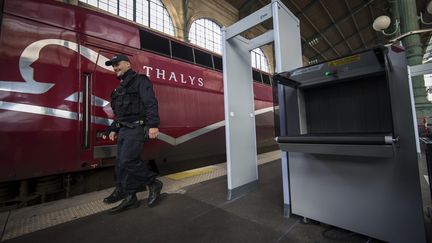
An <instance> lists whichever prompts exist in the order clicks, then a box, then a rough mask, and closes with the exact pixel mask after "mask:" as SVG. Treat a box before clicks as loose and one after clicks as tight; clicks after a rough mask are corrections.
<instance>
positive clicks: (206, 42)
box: [189, 19, 222, 54]
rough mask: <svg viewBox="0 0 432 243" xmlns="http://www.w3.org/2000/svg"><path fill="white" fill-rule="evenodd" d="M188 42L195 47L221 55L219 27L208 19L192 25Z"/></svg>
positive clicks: (196, 21)
mask: <svg viewBox="0 0 432 243" xmlns="http://www.w3.org/2000/svg"><path fill="white" fill-rule="evenodd" d="M189 40H190V42H192V43H194V44H195V45H198V46H201V47H203V48H205V49H208V50H210V51H213V52H216V53H218V54H222V34H221V27H220V26H219V25H218V24H216V23H215V22H213V21H211V20H209V19H197V20H195V21H194V22H193V23H192V25H191V27H190V29H189Z"/></svg>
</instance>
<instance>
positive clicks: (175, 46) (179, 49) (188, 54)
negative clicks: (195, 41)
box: [171, 41, 194, 62]
mask: <svg viewBox="0 0 432 243" xmlns="http://www.w3.org/2000/svg"><path fill="white" fill-rule="evenodd" d="M171 49H172V56H173V57H176V58H180V59H182V60H186V61H189V62H193V61H194V58H193V53H192V47H190V46H185V45H183V44H180V43H178V42H175V41H172V42H171Z"/></svg>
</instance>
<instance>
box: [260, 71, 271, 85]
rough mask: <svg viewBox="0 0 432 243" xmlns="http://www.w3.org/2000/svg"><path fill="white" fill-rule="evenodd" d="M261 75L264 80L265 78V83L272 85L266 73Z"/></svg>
mask: <svg viewBox="0 0 432 243" xmlns="http://www.w3.org/2000/svg"><path fill="white" fill-rule="evenodd" d="M261 75H262V78H263V83H265V84H268V85H271V82H270V76H268V75H267V74H264V73H261Z"/></svg>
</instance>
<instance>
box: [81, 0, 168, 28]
mask: <svg viewBox="0 0 432 243" xmlns="http://www.w3.org/2000/svg"><path fill="white" fill-rule="evenodd" d="M80 1H81V2H85V3H87V4H90V5H92V6H95V7H97V8H99V9H102V10H105V11H107V12H110V13H112V14H116V15H118V16H121V17H123V18H126V19H129V20H132V21H135V22H137V23H140V24H142V25H145V26H148V27H150V28H152V29H156V30H159V31H162V32H164V33H166V34H169V35H172V36H174V34H175V33H174V25H173V23H172V20H171V17H170V16H169V14H168V11H167V10H166V8H165V6H164V5H163V3H162V2H161V1H160V0H80Z"/></svg>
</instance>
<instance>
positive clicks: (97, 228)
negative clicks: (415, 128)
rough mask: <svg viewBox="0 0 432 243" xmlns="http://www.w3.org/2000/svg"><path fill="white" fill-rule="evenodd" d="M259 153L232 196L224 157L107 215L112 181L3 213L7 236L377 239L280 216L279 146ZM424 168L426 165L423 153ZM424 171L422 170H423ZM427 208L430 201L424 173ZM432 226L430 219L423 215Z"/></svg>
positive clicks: (15, 239) (0, 219)
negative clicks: (153, 198)
mask: <svg viewBox="0 0 432 243" xmlns="http://www.w3.org/2000/svg"><path fill="white" fill-rule="evenodd" d="M258 159H259V164H260V166H259V185H258V188H257V189H256V190H254V191H252V192H250V193H248V194H246V195H244V196H242V197H240V198H237V199H235V200H231V201H227V200H226V197H227V179H226V176H224V175H226V164H219V165H213V166H207V167H203V168H200V169H195V170H191V171H186V172H182V173H177V174H172V175H168V176H164V177H162V178H161V180H162V181H163V182H164V185H165V186H164V189H163V194H162V200H161V201H160V203H159V205H157V206H156V207H154V208H148V207H147V206H146V200H145V199H146V197H147V195H148V194H147V192H141V193H139V194H138V197H139V198H140V199H141V200H142V205H141V206H140V207H139V208H136V209H131V210H127V211H125V212H122V213H120V214H115V215H110V214H108V213H107V212H106V210H108V209H109V208H111V207H113V206H115V205H106V204H103V203H102V199H103V198H104V197H106V196H107V195H109V193H110V192H111V191H112V188H110V189H106V190H102V191H98V192H93V193H89V194H85V195H80V196H77V197H73V198H69V199H63V200H59V201H56V202H50V203H45V204H41V205H36V206H32V207H27V208H22V209H18V210H12V211H9V212H3V213H1V214H0V227H2V228H1V229H2V235H1V236H2V238H1V240H2V242H10V243H21V242H62V243H68V242H73V243H76V242H80V243H87V242H103V243H114V242H275V243H276V242H379V241H378V240H375V239H371V238H369V237H367V236H364V235H359V234H356V233H352V232H349V231H345V230H343V229H339V228H335V227H332V226H329V225H325V224H321V223H319V222H315V221H312V220H306V221H305V220H304V219H303V218H302V217H299V216H296V215H292V217H290V218H285V217H284V216H283V198H282V197H283V196H282V177H281V162H280V156H279V151H274V152H270V153H266V154H262V155H260V156H259V157H258ZM419 161H420V169H421V173H423V172H425V171H426V168H425V161H424V156H423V158H421V159H420V160H419ZM423 175H425V173H423ZM421 179H422V180H421V184H422V190H424V191H423V194H424V198H423V199H424V207H425V211H426V207H430V206H431V200H430V194H429V187H428V184H427V180H426V177H423V176H422V178H421ZM425 222H426V224H427V227H428V228H429V232H428V234H429V239H431V238H430V233H431V232H430V228H431V224H430V220H429V219H428V218H426V220H425Z"/></svg>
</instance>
